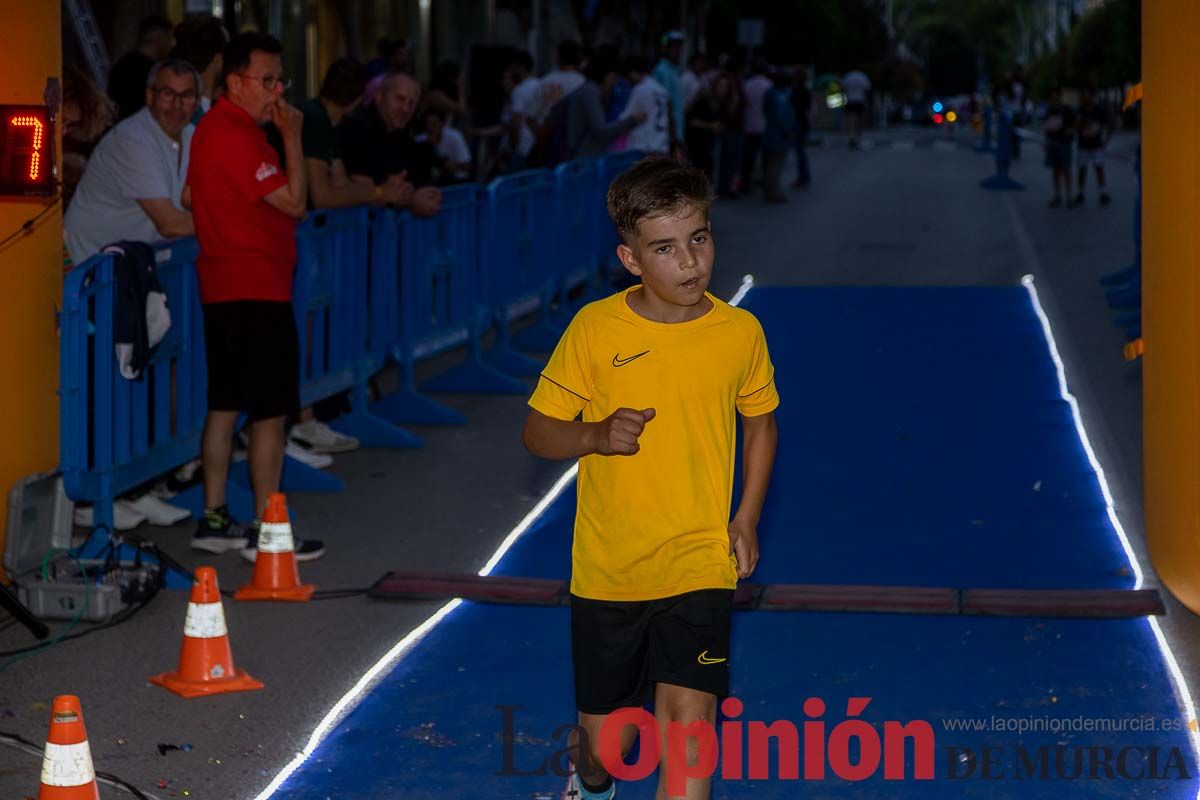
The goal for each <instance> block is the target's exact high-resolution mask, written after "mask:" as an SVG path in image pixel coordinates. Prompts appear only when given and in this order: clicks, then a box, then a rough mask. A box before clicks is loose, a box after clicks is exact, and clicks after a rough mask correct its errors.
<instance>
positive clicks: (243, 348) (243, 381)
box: [204, 300, 300, 422]
mask: <svg viewBox="0 0 1200 800" xmlns="http://www.w3.org/2000/svg"><path fill="white" fill-rule="evenodd" d="M204 346H205V348H206V351H207V352H206V356H207V361H208V408H209V410H210V411H244V412H245V413H246V415H247V416H248V417H249V419H250V421H251V422H255V421H258V420H263V419H271V418H272V417H284V416H288V415H289V414H294V413H296V412H297V411H299V410H300V338H299V335H298V334H297V332H296V319H295V317H294V316H292V304H291V303H279V302H269V301H265V300H238V301H234V302H228V303H210V304H208V305H205V306H204Z"/></svg>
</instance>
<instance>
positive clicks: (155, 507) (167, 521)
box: [122, 494, 192, 528]
mask: <svg viewBox="0 0 1200 800" xmlns="http://www.w3.org/2000/svg"><path fill="white" fill-rule="evenodd" d="M122 502H123V503H125V504H126V505H128V506H129V508H131V509H133V510H134V511H136V512H137V513H139V514H141V515H142V516H144V517H145V518H146V520H147V521H148V522H149V523H150V524H151V525H158V526H160V527H163V528H167V527H170V526H171V525H174V524H175V523H177V522H183V521H184V520H185V519H187V518H188V517H190V516H191V515H192V514H191V512H190V511H188V510H187V509H186V508H180V507H179V506H173V505H171V504H170V503H166V502H163V501H162V500H160V499H159V498H157V497H155V496H154V495H153V494H144V495H142V496H141V497H139V498H138V499H136V500H124V501H122Z"/></svg>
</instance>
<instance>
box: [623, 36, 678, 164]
mask: <svg viewBox="0 0 1200 800" xmlns="http://www.w3.org/2000/svg"><path fill="white" fill-rule="evenodd" d="M625 73H626V77H627V78H628V79H629V82H630V83H631V84H633V91H632V92H630V94H629V103H628V104H627V105H626V106H625V110H624V111H622V112H621V119H627V118H629V117H633V116H635V115H637V114H641V115H643V116H644V117H645V119H643V120H642V122H641V124H639V125H638V126H637V127H635V128H634V129H633V130H631V131H630V132H629V136H628V138H627V140H626V141H627V144H626V147H627V149H629V150H641V151H642V152H644V153H646V154H647V155H650V154H652V153H661V154H666V153H669V152H670V151H671V107H670V97H669V96H668V94H667V90H666V89H665V88H663V85H662V84H661V83H659V82H658V81H656V80H655V79H654V78H653V77H651V76H650V61H649V60H648V59H646V58H643V57H642V56H630V57H629V58H628V59H627V60H626V61H625Z"/></svg>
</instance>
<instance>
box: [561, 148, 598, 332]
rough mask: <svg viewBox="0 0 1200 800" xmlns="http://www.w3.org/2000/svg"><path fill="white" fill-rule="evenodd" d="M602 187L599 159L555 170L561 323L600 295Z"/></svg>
mask: <svg viewBox="0 0 1200 800" xmlns="http://www.w3.org/2000/svg"><path fill="white" fill-rule="evenodd" d="M605 188H606V187H601V185H600V159H598V158H581V159H579V160H577V161H568V162H566V163H565V164H559V165H558V166H557V167H556V168H555V169H554V212H555V213H556V214H557V215H558V223H557V225H556V227H557V229H558V247H557V249H556V252H555V262H554V263H555V265H556V266H557V267H558V268H559V271H560V275H561V283H560V285H559V287H558V308H557V309H556V311H557V314H558V316H559V318H560V319H561V321H563V322H569V321H570V318H571V317H572V316H573V315H574V313H575V311H576V310H578V308H579V306H580V305H582V304H583V303H584V302H587V301H589V300H593V299H595V297H596V296H597V292H596V282H597V280H598V276H599V265H600V262H601V258H600V247H601V242H600V229H601V224H602V221H603V217H598V216H597V211H598V206H599V211H600V213H601V214H603V213H604V211H603V203H604V190H605Z"/></svg>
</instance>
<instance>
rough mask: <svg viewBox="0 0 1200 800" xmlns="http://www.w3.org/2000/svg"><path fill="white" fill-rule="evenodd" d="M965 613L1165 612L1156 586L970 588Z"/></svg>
mask: <svg viewBox="0 0 1200 800" xmlns="http://www.w3.org/2000/svg"><path fill="white" fill-rule="evenodd" d="M962 613H964V614H974V615H986V616H1003V617H1146V616H1152V615H1161V614H1165V613H1166V609H1165V608H1163V602H1162V597H1160V596H1159V594H1158V591H1157V590H1156V589H1133V590H1128V591H1121V590H1118V589H968V590H967V591H965V592H963V612H962Z"/></svg>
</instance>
